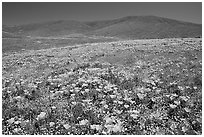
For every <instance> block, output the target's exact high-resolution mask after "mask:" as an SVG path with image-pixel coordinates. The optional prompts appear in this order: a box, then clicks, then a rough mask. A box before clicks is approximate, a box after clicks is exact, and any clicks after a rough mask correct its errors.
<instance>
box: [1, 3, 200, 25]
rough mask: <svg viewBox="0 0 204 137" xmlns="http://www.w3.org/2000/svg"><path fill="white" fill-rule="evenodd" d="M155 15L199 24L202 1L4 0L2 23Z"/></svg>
mask: <svg viewBox="0 0 204 137" xmlns="http://www.w3.org/2000/svg"><path fill="white" fill-rule="evenodd" d="M143 15H154V16H160V17H166V18H171V19H176V20H181V21H186V22H192V23H198V24H202V3H201V2H171V3H169V2H144V3H142V2H111V3H110V2H102V3H101V2H95V3H93V2H76V3H74V2H72V3H71V2H64V3H62V2H53V3H51V2H35V3H33V2H3V3H2V23H3V25H21V24H29V23H37V22H46V21H56V20H77V21H94V20H107V19H116V18H121V17H125V16H143Z"/></svg>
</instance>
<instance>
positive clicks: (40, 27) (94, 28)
mask: <svg viewBox="0 0 204 137" xmlns="http://www.w3.org/2000/svg"><path fill="white" fill-rule="evenodd" d="M3 30H4V31H6V32H8V33H12V34H15V35H21V36H68V35H73V34H82V35H97V36H110V37H118V38H124V39H146V38H174V37H201V36H202V25H201V24H194V23H188V22H182V21H177V20H173V19H168V18H162V17H156V16H128V17H123V18H119V19H113V20H104V21H91V22H79V21H63V20H62V21H53V22H44V23H35V24H28V25H20V26H13V27H8V26H3Z"/></svg>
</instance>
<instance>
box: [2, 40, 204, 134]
mask: <svg viewBox="0 0 204 137" xmlns="http://www.w3.org/2000/svg"><path fill="white" fill-rule="evenodd" d="M175 41H176V40H175ZM176 42H178V41H176ZM178 43H179V42H178ZM135 45H137V44H135ZM135 45H134V44H133V45H132V47H131V46H128V47H125V46H124V45H121V46H118V48H114V49H112V47H109V46H106V47H105V48H104V47H101V46H97V45H95V46H90V47H89V46H87V47H86V48H85V47H84V49H83V50H82V49H74V51H72V54H73V56H74V55H78V54H83V52H85V51H86V50H87V52H88V51H89V50H90V49H92V48H93V50H91V51H92V52H91V53H90V56H92V57H93V56H94V55H95V54H96V55H97V50H94V49H95V48H96V49H98V48H99V49H100V48H104V49H103V51H104V52H107V53H106V55H107V56H105V57H102V59H101V58H98V59H99V60H100V59H101V60H107V59H106V58H108V57H109V58H108V59H109V60H111V61H115V60H116V59H115V57H114V56H118V57H120V56H122V57H129V59H128V61H129V60H130V59H131V58H134V61H135V62H127V60H125V61H124V62H120V61H121V60H119V63H118V62H116V63H112V64H110V63H107V62H106V63H101V62H100V61H87V60H86V61H84V62H75V61H73V59H71V58H68V57H67V56H66V55H67V54H65V53H66V52H69V51H68V50H67V51H66V50H63V51H53V54H56V55H55V56H53V58H52V59H50V61H48V59H47V56H46V57H43V54H46V53H41V56H37V57H36V56H34V55H33V56H34V57H33V58H35V62H32V63H31V64H27V65H25V66H24V67H22V66H19V65H16V66H14V68H16V69H13V70H10V71H6V70H4V71H3V91H2V104H3V108H2V110H3V112H2V114H3V120H2V124H3V134H75V135H78V134H106V135H109V134H201V133H202V132H201V131H202V130H201V129H202V120H201V119H202V109H201V108H202V98H201V97H202V96H201V95H202V92H201V91H202V90H201V89H202V78H201V70H200V68H201V65H200V63H201V62H200V60H199V58H197V59H193V58H190V59H189V58H188V59H187V57H188V56H189V54H188V55H186V54H184V53H185V52H187V51H188V50H189V49H188V48H186V46H183V47H180V46H178V47H172V48H177V49H178V53H175V54H174V52H175V51H174V52H171V53H169V48H170V47H168V48H166V47H159V48H157V47H155V48H153V47H151V52H150V51H149V50H150V49H148V50H144V49H143V48H142V47H137V48H136V47H135ZM178 45H179V44H178ZM137 46H138V45H137ZM115 47H117V46H115ZM106 48H107V49H106ZM152 48H153V49H152ZM192 48H194V49H199V46H197V45H194V46H192ZM88 49H89V50H88ZM110 49H111V52H109V51H110ZM194 49H193V50H194ZM138 50H139V51H138ZM157 50H161V51H162V52H161V53H162V54H161V55H158V53H157V55H155V56H154V52H156V51H157ZM186 50H187V51H186ZM116 51H117V54H116V55H114V56H113V55H112V54H114V53H115V52H116ZM129 51H131V52H129ZM132 52H133V53H134V54H133V53H132ZM188 52H189V51H188ZM59 53H60V54H59ZM125 53H127V54H125ZM198 53H199V52H198ZM29 54H31V53H29ZM32 54H33V53H32ZM32 54H31V55H32ZM36 54H40V51H39V52H37V53H36ZM58 54H59V55H58ZM129 54H133V55H135V57H133V56H131V57H130V56H129ZM155 54H156V53H155ZM163 54H164V55H163ZM172 54H173V55H172ZM178 54H183V55H179V57H180V58H175V57H174V56H177V55H178ZM194 54H195V55H194ZM57 55H58V56H59V57H58V58H57ZM62 55H63V56H62ZM64 55H65V56H64ZM136 55H137V56H139V55H140V57H138V58H137V57H136ZM193 55H194V56H198V54H197V52H193V51H192V56H193ZM19 56H20V55H19ZM21 56H22V55H21ZM86 56H87V58H89V54H87V55H86ZM167 56H168V58H167ZM13 58H14V57H13ZM13 58H12V59H13ZM141 58H142V59H141ZM77 59H78V58H77ZM8 60H10V59H8ZM8 60H6V61H8ZM67 60H69V61H70V64H69V63H67ZM6 61H5V62H6ZM190 62H191V63H190ZM23 63H24V64H26V61H25V62H23ZM117 63H118V64H117ZM120 63H124V64H123V65H120ZM131 63H132V64H131ZM192 64H193V65H192ZM7 65H8V64H4V66H5V67H6V66H7ZM194 65H195V66H196V67H193V66H194ZM48 66H49V67H48ZM45 68H46V71H45V70H44V69H45ZM21 70H25V71H21ZM28 70H30V72H29V73H28V72H26V71H28ZM14 74H15V75H14Z"/></svg>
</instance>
